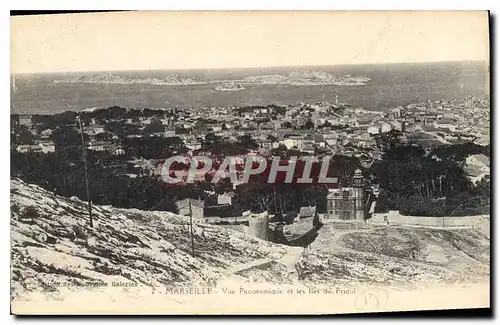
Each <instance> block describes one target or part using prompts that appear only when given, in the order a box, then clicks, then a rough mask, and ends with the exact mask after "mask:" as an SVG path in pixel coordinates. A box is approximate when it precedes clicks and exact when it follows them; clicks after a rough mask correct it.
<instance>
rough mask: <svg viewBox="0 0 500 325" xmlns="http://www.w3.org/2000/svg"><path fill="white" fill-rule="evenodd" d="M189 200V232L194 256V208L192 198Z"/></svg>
mask: <svg viewBox="0 0 500 325" xmlns="http://www.w3.org/2000/svg"><path fill="white" fill-rule="evenodd" d="M188 200H189V233H190V235H191V255H193V257H194V238H193V209H192V208H191V199H188Z"/></svg>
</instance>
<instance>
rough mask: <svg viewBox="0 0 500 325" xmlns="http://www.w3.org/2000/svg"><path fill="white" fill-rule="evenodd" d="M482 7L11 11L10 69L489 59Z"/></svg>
mask: <svg viewBox="0 0 500 325" xmlns="http://www.w3.org/2000/svg"><path fill="white" fill-rule="evenodd" d="M488 33H489V28H488V13H487V12H486V11H439V12H438V11H413V12H410V11H393V12H387V11H371V12H367V11H365V12H353V11H302V12H292V11H281V12H278V11H253V12H252V11H240V12H227V11H226V12H225V11H209V12H194V11H191V12H188V11H184V12H174V11H171V12H161V11H144V12H121V13H91V14H89V13H85V14H59V15H36V16H15V17H11V73H40V72H77V71H120V70H156V69H210V68H236V67H239V68H245V67H272V66H304V65H336V64H366V63H392V62H431V61H462V60H484V61H489V36H488Z"/></svg>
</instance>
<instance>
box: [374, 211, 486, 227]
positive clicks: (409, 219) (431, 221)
mask: <svg viewBox="0 0 500 325" xmlns="http://www.w3.org/2000/svg"><path fill="white" fill-rule="evenodd" d="M489 219H490V216H489V215H477V216H463V217H451V216H446V217H424V216H404V215H401V214H400V213H399V211H389V212H388V213H374V214H372V217H371V218H370V219H368V220H367V223H372V224H384V225H387V224H389V225H408V226H422V227H444V228H446V227H470V228H474V227H478V226H479V225H480V224H484V223H485V222H489Z"/></svg>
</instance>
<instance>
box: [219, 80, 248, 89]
mask: <svg viewBox="0 0 500 325" xmlns="http://www.w3.org/2000/svg"><path fill="white" fill-rule="evenodd" d="M243 89H245V88H244V87H243V86H242V85H240V84H237V83H234V82H225V83H223V84H221V85H219V86H217V87H215V90H218V91H240V90H243Z"/></svg>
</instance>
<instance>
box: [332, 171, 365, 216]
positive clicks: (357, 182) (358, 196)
mask: <svg viewBox="0 0 500 325" xmlns="http://www.w3.org/2000/svg"><path fill="white" fill-rule="evenodd" d="M326 200H327V215H326V216H325V218H324V220H364V219H365V181H364V178H363V174H362V173H361V170H359V169H358V170H356V171H355V172H354V179H353V183H352V187H342V188H337V189H331V190H329V193H328V195H327V197H326Z"/></svg>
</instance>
